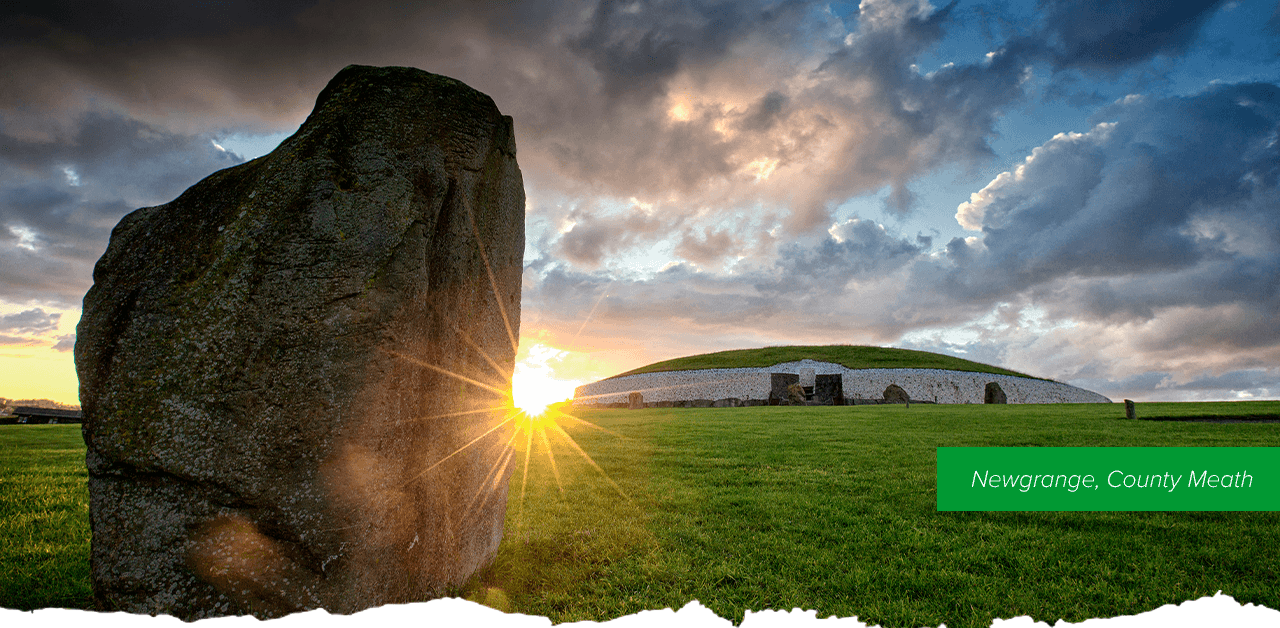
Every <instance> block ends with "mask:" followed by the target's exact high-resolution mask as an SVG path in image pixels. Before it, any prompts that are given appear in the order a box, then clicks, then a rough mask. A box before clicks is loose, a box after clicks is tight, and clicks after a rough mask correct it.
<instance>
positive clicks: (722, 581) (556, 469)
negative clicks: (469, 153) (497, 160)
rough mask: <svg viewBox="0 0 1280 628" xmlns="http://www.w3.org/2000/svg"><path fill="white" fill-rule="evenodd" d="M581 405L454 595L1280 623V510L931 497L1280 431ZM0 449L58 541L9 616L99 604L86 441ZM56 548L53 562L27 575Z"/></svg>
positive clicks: (986, 620) (515, 600)
mask: <svg viewBox="0 0 1280 628" xmlns="http://www.w3.org/2000/svg"><path fill="white" fill-rule="evenodd" d="M1205 407H1207V408H1211V409H1213V411H1214V412H1217V413H1219V414H1223V413H1236V414H1254V415H1257V414H1275V413H1277V412H1278V411H1280V403H1276V402H1270V403H1259V404H1226V405H1214V406H1208V405H1206V406H1205ZM554 409H555V408H554V407H553V410H554ZM1144 409H1145V410H1150V411H1153V412H1154V411H1157V410H1158V411H1159V412H1160V413H1161V414H1168V413H1170V412H1181V411H1187V412H1189V413H1191V414H1199V413H1201V412H1202V411H1203V408H1199V409H1198V408H1197V407H1196V404H1176V405H1174V404H1170V405H1164V404H1159V405H1157V404H1139V406H1138V410H1139V416H1142V415H1143V411H1144ZM564 410H566V411H567V412H569V413H570V414H571V415H572V417H577V418H571V416H569V415H565V414H563V413H562V414H558V415H557V414H554V413H551V414H550V416H547V415H543V417H542V418H536V419H535V418H532V417H525V418H521V417H520V416H515V417H514V418H513V419H512V420H513V421H514V422H515V423H516V424H517V426H519V425H520V424H521V422H522V421H525V420H528V421H529V422H528V424H527V425H526V426H525V427H517V434H518V437H516V438H513V439H512V446H513V448H514V450H513V453H512V455H511V458H510V464H512V465H514V466H513V472H512V476H511V481H510V485H509V489H508V490H509V492H508V501H507V517H506V521H505V527H504V537H503V543H502V546H501V548H500V550H499V553H498V556H497V558H496V559H495V562H494V564H493V565H492V566H491V567H490V568H489V569H488V570H487V571H485V572H484V573H483V574H482V575H481V576H480V577H479V578H478V579H477V581H476V583H475V586H473V587H472V588H471V589H470V590H467V591H462V592H459V593H460V594H462V595H465V596H467V597H469V598H471V599H474V600H476V601H481V602H483V603H486V604H490V605H492V606H494V607H497V608H501V609H502V610H506V611H510V612H518V613H524V614H531V615H545V616H548V617H550V618H551V619H552V620H553V621H555V622H563V621H575V620H582V619H591V620H607V619H611V618H614V617H619V616H622V615H626V614H630V613H635V612H638V611H641V610H647V609H657V608H664V607H671V608H680V607H682V606H684V605H685V604H686V603H687V602H689V601H690V600H693V599H697V600H699V601H701V602H702V603H703V604H705V605H706V606H708V607H709V608H711V609H712V610H713V611H715V612H716V613H718V614H719V615H720V616H722V617H725V618H729V619H731V620H734V621H741V619H742V616H743V612H744V611H745V610H748V609H751V610H760V609H764V608H774V609H790V608H793V607H799V608H804V609H813V610H816V611H818V616H819V617H826V616H828V615H838V616H842V617H848V616H854V615H856V616H858V617H859V618H860V619H861V620H862V621H864V622H867V623H868V624H869V625H874V624H877V623H879V624H881V625H883V626H885V627H886V628H888V627H891V626H923V625H930V626H936V625H938V624H939V623H942V622H945V623H946V624H947V625H948V626H952V627H959V626H989V625H990V623H991V619H992V618H994V617H1006V618H1007V617H1013V616H1017V615H1031V616H1032V617H1033V618H1035V619H1037V620H1040V621H1045V622H1048V623H1050V624H1052V623H1053V622H1055V621H1057V619H1059V618H1062V619H1066V620H1068V621H1073V622H1078V621H1082V620H1083V619H1086V618H1089V617H1109V616H1116V615H1127V614H1135V613H1139V612H1143V611H1146V610H1151V609H1153V608H1157V607H1159V606H1161V605H1163V604H1168V603H1179V602H1182V601H1186V600H1190V599H1196V598H1199V597H1202V596H1206V595H1213V594H1214V593H1215V592H1217V591H1218V590H1221V591H1223V592H1224V593H1226V594H1228V595H1231V596H1233V597H1235V599H1236V600H1237V601H1239V602H1241V603H1254V604H1259V605H1262V606H1267V607H1269V608H1273V609H1274V608H1280V592H1278V591H1277V590H1276V588H1275V586H1274V583H1275V582H1276V581H1280V558H1278V556H1280V513H1249V512H1204V513H1198V512H1189V513H1178V512H1134V513H1128V512H1100V513H1051V512H1050V513H1021V512H1009V513H967V512H947V513H939V512H936V510H935V493H934V487H935V473H936V468H935V458H934V452H935V448H936V447H938V446H978V445H985V446H1276V445H1277V444H1280V424H1206V423H1178V422H1146V421H1125V420H1122V419H1120V418H1119V417H1120V416H1121V415H1122V414H1123V408H1122V407H1121V406H1120V405H1119V404H1080V405H1045V406H1033V405H1008V406H999V407H992V406H946V405H939V406H917V405H913V406H911V408H910V409H909V410H908V409H906V408H904V407H903V406H852V407H843V408H835V407H826V408H822V407H773V408H770V407H760V408H725V409H716V408H709V409H665V410H663V409H650V410H638V411H631V410H593V411H578V410H575V409H571V408H565V409H564ZM606 430H607V431H606ZM566 437H572V439H573V442H575V443H577V445H578V446H579V447H581V449H582V451H583V452H585V453H586V454H589V455H590V461H589V460H588V459H586V458H584V457H582V456H581V455H579V454H578V452H577V451H576V450H575V448H574V447H573V446H572V445H570V444H569V442H568V441H567V440H566ZM15 439H17V440H15ZM0 447H2V449H0V451H2V452H3V455H4V460H6V461H9V460H14V459H15V458H16V457H18V456H17V455H16V454H15V453H14V452H18V451H21V452H25V453H22V454H21V455H22V456H27V457H28V459H29V462H28V463H24V464H25V465H26V466H25V467H23V466H22V465H16V466H15V465H13V464H9V463H6V464H5V466H3V467H0V487H4V488H3V489H0V490H2V491H3V495H2V496H3V498H4V500H5V501H4V504H5V505H4V507H5V508H8V510H6V511H5V517H4V518H5V520H6V525H11V524H9V523H8V520H9V519H12V520H13V521H14V522H19V523H14V524H12V525H14V526H17V527H15V528H14V529H17V530H28V531H30V532H32V533H33V534H34V533H35V532H36V531H37V530H39V531H40V533H41V534H45V535H48V536H46V537H44V540H37V539H36V538H35V537H34V536H33V537H32V541H31V542H30V546H28V545H27V543H28V542H27V541H26V540H23V539H25V538H26V537H24V536H23V533H21V532H18V533H15V532H14V531H12V530H11V529H9V528H5V529H4V530H3V531H4V532H5V534H4V538H5V539H11V538H17V539H18V540H16V541H9V542H8V544H7V545H4V546H3V547H4V550H3V553H2V554H0V574H3V579H2V584H0V592H2V593H0V595H3V598H0V606H4V607H8V608H38V607H42V606H51V605H52V606H73V607H76V606H79V607H87V606H88V604H89V603H90V602H89V598H88V590H89V583H88V523H87V518H86V517H85V516H84V513H85V510H84V508H85V507H84V505H83V504H84V488H83V487H84V481H85V480H84V467H83V445H82V444H80V443H79V431H78V428H77V427H76V426H6V427H3V428H0ZM552 460H554V466H552V464H551V461H552ZM24 468H25V469H27V471H23V470H22V469H24ZM31 469H39V470H41V471H40V474H34V472H33V471H31ZM24 474H26V475H24ZM19 476H22V477H26V478H27V479H26V480H23V482H26V483H25V484H22V486H23V487H24V488H23V489H22V490H21V491H20V493H21V494H22V495H24V496H25V495H27V494H31V495H33V496H34V495H39V494H44V495H50V494H58V493H59V491H63V490H66V491H69V492H68V494H72V495H75V494H78V495H80V497H79V498H78V499H80V500H81V501H80V502H79V503H80V504H81V505H80V506H76V507H75V508H72V509H71V510H72V511H74V510H75V509H76V508H79V509H80V510H79V512H80V514H79V515H77V516H73V517H61V518H59V517H60V516H59V515H58V513H60V512H65V511H66V510H67V509H66V508H65V507H64V506H58V505H57V504H59V503H64V502H63V498H60V497H59V498H55V499H53V500H52V504H53V505H52V506H50V502H47V501H45V500H43V499H35V498H31V499H26V498H22V499H15V498H14V497H13V496H15V495H17V493H16V492H14V491H10V490H9V487H10V486H15V485H16V484H17V482H16V481H15V479H14V478H16V477H19ZM557 477H558V480H557ZM11 482H13V484H11ZM46 484H48V485H51V486H53V487H59V486H61V487H63V488H61V489H56V490H48V489H46V488H43V487H44V486H45V485H46ZM68 486H69V487H70V488H67V487H68ZM72 501H74V500H72ZM10 504H13V505H10ZM31 521H40V522H41V523H40V524H39V525H36V526H32V525H31V524H30V523H29V522H31ZM23 526H25V527H23ZM45 549H50V550H52V551H56V552H57V553H56V554H53V555H54V556H56V557H55V558H52V559H50V560H45V561H43V562H37V563H34V564H29V562H28V561H29V557H30V556H32V555H34V554H35V553H38V552H40V551H44V550H45ZM59 587H62V590H63V593H57V591H58V590H59ZM77 592H79V593H77Z"/></svg>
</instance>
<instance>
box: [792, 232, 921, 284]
mask: <svg viewBox="0 0 1280 628" xmlns="http://www.w3.org/2000/svg"><path fill="white" fill-rule="evenodd" d="M831 236H832V237H830V238H825V239H823V240H822V241H821V242H819V243H818V244H817V245H816V246H804V245H802V244H799V243H792V244H787V245H784V246H783V247H782V248H781V250H780V251H779V260H778V282H777V283H776V284H774V287H772V289H771V290H769V291H770V292H772V291H774V290H776V291H778V292H793V291H795V290H797V289H801V288H805V289H811V290H812V289H815V288H820V287H821V288H823V289H825V291H834V292H843V291H844V290H845V285H846V284H847V283H848V282H849V281H850V280H851V279H856V278H867V277H873V276H885V275H889V274H892V273H893V272H894V271H896V270H898V269H900V268H902V267H904V266H906V265H907V264H909V263H910V262H912V261H913V260H915V259H916V258H917V257H918V256H919V255H921V254H922V253H924V252H926V251H927V250H928V249H927V248H925V247H924V246H923V245H922V243H920V242H918V241H917V242H911V241H909V240H908V239H906V238H901V237H897V236H894V235H892V234H890V233H889V232H888V231H887V230H886V229H885V228H884V226H883V225H879V224H876V223H875V222H872V221H869V220H861V219H856V218H854V219H850V220H848V221H845V222H843V223H840V224H838V225H836V226H834V227H832V229H831Z"/></svg>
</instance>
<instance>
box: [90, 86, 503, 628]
mask: <svg viewBox="0 0 1280 628" xmlns="http://www.w3.org/2000/svg"><path fill="white" fill-rule="evenodd" d="M515 153H516V145H515V139H514V136H513V134H512V121H511V118H509V117H506V116H503V115H502V114H501V113H499V111H498V109H497V107H496V106H495V105H494V102H493V100H492V99H490V98H489V97H488V96H485V95H484V94H482V93H480V92H477V91H475V90H474V89H471V88H470V87H467V86H466V85H464V84H462V83H460V82H458V81H455V80H453V79H450V78H446V77H443V76H437V75H433V74H429V73H427V72H423V71H421V70H415V69H412V68H373V67H366V66H349V67H347V68H345V69H343V70H342V71H341V72H339V73H338V74H337V76H335V77H334V78H333V80H332V81H330V83H329V85H328V86H327V87H325V89H324V91H323V92H321V93H320V95H319V97H318V98H317V99H316V106H315V110H314V111H312V113H311V115H310V117H308V118H307V120H306V122H305V123H304V124H303V125H302V127H301V128H300V129H298V132H297V133H296V134H294V135H293V136H292V137H290V138H288V139H286V140H285V141H284V142H283V143H281V144H280V146H279V147H278V148H276V149H275V150H274V151H272V153H271V154H269V155H267V156H265V157H262V158H259V159H255V160H253V161H250V162H248V163H245V164H241V165H239V166H236V167H233V168H228V169H226V170H222V171H220V172H216V173H214V174H212V175H210V176H209V177H208V178H206V179H205V180H203V181H201V182H199V183H197V184H196V185H194V186H192V187H191V189H189V190H187V191H186V192H185V193H183V194H182V195H181V196H179V197H178V198H177V199H176V200H174V201H172V202H170V203H168V204H166V205H161V206H159V207H147V208H143V209H139V210H137V211H135V212H133V213H132V214H129V215H128V216H126V217H125V218H124V219H123V220H122V221H120V224H119V225H117V226H116V228H115V230H114V231H113V232H112V236H111V242H110V245H109V246H108V248H107V251H106V253H105V254H104V255H103V256H102V259H101V260H99V262H98V265H97V267H96V269H95V270H94V285H93V288H92V289H91V290H89V292H88V294H87V295H86V296H85V300H84V310H83V312H84V314H83V317H82V320H81V322H80V325H79V327H78V329H77V344H76V353H75V357H76V369H77V372H78V374H79V376H80V391H81V393H80V394H81V397H80V399H81V403H82V405H83V408H84V436H85V441H86V444H87V445H88V454H87V464H88V470H89V503H90V524H91V527H92V533H93V543H92V551H91V558H90V564H91V573H92V580H93V586H94V595H95V597H96V600H97V604H98V607H99V608H100V609H103V610H123V611H128V612H131V613H150V614H156V613H166V614H172V615H175V616H177V617H179V618H181V619H183V620H188V621H189V620H195V619H199V618H204V617H213V616H219V615H229V614H244V613H252V614H254V615H256V616H258V617H260V618H269V617H277V616H280V615H284V614H287V613H290V612H294V611H301V610H306V609H313V608H325V609H328V610H329V611H331V612H335V613H353V612H356V611H359V610H361V609H364V608H367V607H371V606H376V605H382V604H387V603H399V602H410V601H417V600H422V599H426V598H429V597H432V596H438V595H441V594H444V593H445V592H446V590H448V589H449V588H451V587H459V586H461V585H463V584H464V583H465V582H467V580H468V579H469V578H470V577H471V576H472V575H473V574H474V573H476V572H477V570H479V569H481V568H483V567H484V566H485V565H486V564H487V563H489V562H491V561H492V559H493V557H494V555H495V553H496V551H497V548H498V543H499V541H500V540H501V538H502V524H503V519H504V514H505V510H506V492H507V491H506V486H507V484H506V483H507V480H508V478H509V475H510V472H511V470H510V467H508V466H502V465H501V464H500V463H501V462H502V460H504V456H505V455H506V452H505V450H504V447H503V445H504V443H506V442H507V440H508V438H509V435H510V429H511V424H510V423H504V421H505V416H504V412H502V411H494V410H492V408H494V407H495V406H500V405H504V404H506V403H508V395H509V391H510V376H511V371H512V367H513V364H514V356H515V348H516V339H517V338H518V337H519V323H520V280H521V272H522V266H523V260H522V258H523V251H524V211H525V206H524V191H523V184H522V182H521V175H520V170H519V167H518V166H517V165H516V159H515ZM489 430H492V431H489ZM486 431H489V432H488V434H486ZM473 441H474V442H473ZM469 443H470V445H469V446H468V444H469ZM464 446H466V447H464Z"/></svg>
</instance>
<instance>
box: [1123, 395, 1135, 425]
mask: <svg viewBox="0 0 1280 628" xmlns="http://www.w3.org/2000/svg"><path fill="white" fill-rule="evenodd" d="M1124 418H1126V419H1129V420H1133V419H1136V418H1138V409H1137V408H1136V407H1135V406H1134V404H1133V400H1132V399H1125V400H1124Z"/></svg>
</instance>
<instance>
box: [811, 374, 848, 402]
mask: <svg viewBox="0 0 1280 628" xmlns="http://www.w3.org/2000/svg"><path fill="white" fill-rule="evenodd" d="M813 400H814V401H816V402H818V403H820V404H822V405H824V406H843V405H844V376H843V375H841V374H839V373H836V374H834V375H818V376H816V377H815V378H814V384H813Z"/></svg>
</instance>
